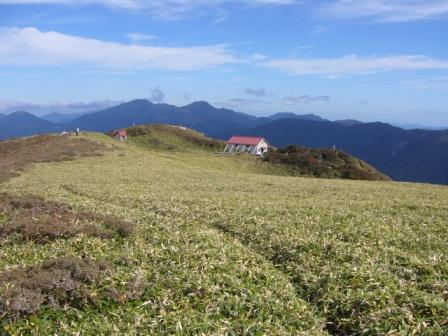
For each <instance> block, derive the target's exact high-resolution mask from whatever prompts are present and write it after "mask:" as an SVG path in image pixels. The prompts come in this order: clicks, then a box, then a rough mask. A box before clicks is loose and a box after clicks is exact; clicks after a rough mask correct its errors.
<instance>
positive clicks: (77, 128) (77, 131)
mask: <svg viewBox="0 0 448 336" xmlns="http://www.w3.org/2000/svg"><path fill="white" fill-rule="evenodd" d="M75 132H76V136H79V127H76V131H75Z"/></svg>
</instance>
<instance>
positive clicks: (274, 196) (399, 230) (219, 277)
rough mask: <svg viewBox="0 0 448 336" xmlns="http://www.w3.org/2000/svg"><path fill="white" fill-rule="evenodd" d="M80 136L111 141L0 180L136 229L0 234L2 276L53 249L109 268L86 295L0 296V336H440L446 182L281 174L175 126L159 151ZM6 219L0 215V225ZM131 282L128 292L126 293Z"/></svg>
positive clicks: (446, 267)
mask: <svg viewBox="0 0 448 336" xmlns="http://www.w3.org/2000/svg"><path fill="white" fill-rule="evenodd" d="M82 137H83V138H84V137H85V138H88V139H90V140H94V141H97V142H100V143H101V144H103V146H106V147H113V148H112V150H110V151H105V152H104V153H103V154H102V155H101V156H89V157H81V158H77V159H76V160H72V161H61V162H46V163H39V164H35V165H33V166H32V167H28V168H26V169H25V171H23V172H21V173H20V176H17V177H14V178H11V179H9V180H8V181H6V182H3V183H2V184H0V188H1V191H2V192H5V193H7V194H8V195H28V194H32V195H36V196H40V197H42V198H43V199H45V200H46V201H52V202H58V203H60V204H67V205H69V206H70V207H72V208H73V209H74V210H76V211H88V212H89V213H93V214H97V215H98V216H115V217H117V218H121V219H123V220H126V221H127V222H130V223H132V224H133V225H134V230H133V232H132V234H131V235H130V236H126V237H121V236H113V237H111V238H108V239H102V238H101V237H97V236H92V235H88V234H85V233H83V232H80V233H79V234H76V235H73V236H70V237H62V238H58V239H54V240H51V241H49V242H46V243H45V244H40V243H37V242H35V241H33V240H23V239H20V237H17V236H11V237H7V238H5V239H3V240H2V246H1V250H0V272H8V271H11V270H14V269H18V268H19V269H27V268H30V267H36V266H39V265H42V263H44V262H45V261H47V260H53V259H56V258H60V257H70V258H79V259H83V260H87V259H88V260H91V261H92V262H107V263H108V264H109V271H108V272H103V274H102V275H101V276H100V278H98V279H97V280H95V281H91V282H88V283H87V284H86V285H85V290H86V291H88V294H86V299H85V300H84V301H82V302H80V301H76V302H75V301H73V300H72V301H69V303H67V302H65V304H59V305H52V304H49V303H48V302H46V303H44V304H42V305H41V306H40V307H39V309H36V310H35V311H33V312H30V313H26V312H23V311H21V312H19V313H11V312H10V311H8V309H5V308H4V307H7V306H8V303H7V302H1V301H0V312H3V313H2V315H0V317H1V322H0V328H1V329H0V330H1V331H0V334H2V335H9V334H10V335H53V334H54V335H56V334H57V335H447V334H448V248H447V243H448V224H447V223H448V188H447V187H443V186H437V185H425V184H412V183H396V182H386V181H384V182H383V181H378V182H377V181H353V180H339V179H317V178H309V177H295V176H288V175H289V173H288V171H287V170H284V169H283V168H281V167H278V166H273V165H269V164H268V163H265V162H261V161H259V160H257V159H255V158H253V157H249V156H248V155H247V156H245V155H243V156H232V157H228V156H222V155H215V154H214V149H213V148H209V149H204V148H201V147H200V146H198V145H195V144H188V145H185V142H184V141H183V140H179V139H178V138H173V137H172V135H163V136H162V135H160V134H159V135H158V138H159V139H161V140H160V141H161V142H163V143H172V144H174V145H175V146H174V147H172V148H171V150H170V149H167V148H165V147H164V146H160V143H156V142H154V141H149V142H148V141H146V140H147V139H146V140H145V139H144V138H139V137H137V138H135V139H131V141H130V142H128V143H124V144H120V143H118V142H117V141H115V140H113V139H112V138H110V137H108V136H106V135H101V134H96V133H89V134H85V135H82ZM7 220H8V218H7V216H5V215H1V214H0V225H3V223H5V222H6V221H7ZM0 227H1V226H0ZM135 279H138V281H137V282H140V283H142V284H143V285H141V286H137V285H135V282H136V280H135ZM0 280H1V276H0ZM0 283H1V282H0ZM130 284H134V287H139V288H140V289H139V290H138V291H137V290H136V291H134V292H132V291H131V292H132V293H133V295H127V296H126V295H125V294H123V293H128V294H129V293H130V292H129V291H130V289H129V288H130ZM131 287H132V286H131ZM111 288H113V289H114V290H115V292H114V293H115V294H116V295H111V291H110V289H111ZM4 292H5V288H3V287H0V298H2V293H4ZM132 293H131V294H132ZM0 300H1V299H0ZM73 302H75V303H73ZM2 306H3V310H2Z"/></svg>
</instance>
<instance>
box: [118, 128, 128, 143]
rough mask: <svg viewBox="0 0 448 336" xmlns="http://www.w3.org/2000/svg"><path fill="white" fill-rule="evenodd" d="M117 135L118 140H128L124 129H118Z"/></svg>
mask: <svg viewBox="0 0 448 336" xmlns="http://www.w3.org/2000/svg"><path fill="white" fill-rule="evenodd" d="M118 137H119V138H120V142H125V141H128V135H127V133H126V130H124V129H121V130H119V131H118Z"/></svg>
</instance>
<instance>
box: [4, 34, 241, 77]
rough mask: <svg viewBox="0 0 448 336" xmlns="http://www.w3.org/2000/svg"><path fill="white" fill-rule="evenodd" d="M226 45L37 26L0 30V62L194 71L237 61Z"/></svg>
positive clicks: (5, 63)
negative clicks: (169, 43)
mask: <svg viewBox="0 0 448 336" xmlns="http://www.w3.org/2000/svg"><path fill="white" fill-rule="evenodd" d="M238 62H239V60H238V59H237V58H236V57H235V56H233V55H232V53H231V52H230V51H229V50H228V49H227V47H226V46H225V45H213V46H197V47H156V46H140V45H127V44H120V43H116V42H108V41H103V40H98V39H90V38H84V37H79V36H73V35H66V34H61V33H58V32H42V31H40V30H38V29H36V28H23V29H18V28H12V29H2V30H0V65H13V66H38V65H46V66H55V65H64V64H81V65H85V66H88V67H94V68H107V69H120V70H136V69H162V70H197V69H206V68H213V67H216V66H219V65H224V64H233V63H238Z"/></svg>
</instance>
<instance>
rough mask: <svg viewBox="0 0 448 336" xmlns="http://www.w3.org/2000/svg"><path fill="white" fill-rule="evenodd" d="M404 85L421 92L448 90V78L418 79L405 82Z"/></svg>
mask: <svg viewBox="0 0 448 336" xmlns="http://www.w3.org/2000/svg"><path fill="white" fill-rule="evenodd" d="M402 84H403V85H406V86H409V87H412V88H414V89H419V90H427V89H444V90H445V89H448V76H439V77H426V78H418V79H413V80H408V81H403V82H402Z"/></svg>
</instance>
